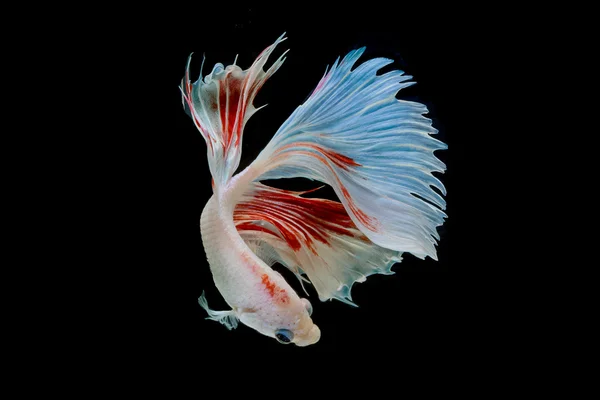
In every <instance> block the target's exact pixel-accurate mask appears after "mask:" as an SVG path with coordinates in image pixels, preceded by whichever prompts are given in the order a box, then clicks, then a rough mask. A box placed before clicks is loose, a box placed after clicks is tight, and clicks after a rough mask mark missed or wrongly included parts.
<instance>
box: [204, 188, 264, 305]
mask: <svg viewBox="0 0 600 400" xmlns="http://www.w3.org/2000/svg"><path fill="white" fill-rule="evenodd" d="M225 214H226V211H225V210H224V207H219V206H218V202H217V200H216V198H215V196H213V197H211V198H210V200H209V201H208V203H207V204H206V206H205V207H204V210H203V211H202V216H201V217H200V231H201V234H202V244H203V245H204V251H205V252H206V258H207V259H208V263H209V265H210V270H211V272H212V275H213V279H214V281H215V285H216V286H217V288H218V289H219V292H221V294H222V296H223V298H224V299H225V301H226V302H227V304H229V305H230V306H231V307H232V308H234V309H235V308H253V307H255V306H256V300H262V299H255V298H253V297H256V293H257V290H256V288H257V287H261V286H262V282H261V280H260V275H261V273H260V272H259V273H257V272H256V270H253V269H252V264H254V265H255V266H256V267H258V268H259V269H258V271H265V272H266V271H267V270H270V268H268V267H267V266H266V265H265V264H264V262H263V261H262V260H260V259H259V258H258V257H256V255H255V254H254V253H252V251H250V250H249V249H248V247H247V246H246V244H245V243H244V241H243V240H242V238H241V237H240V236H239V234H238V233H237V230H236V229H235V226H234V224H233V219H232V218H231V217H230V216H229V218H227V217H225V218H223V217H224V216H225ZM262 292H263V291H262V290H260V291H258V294H259V295H260V294H262Z"/></svg>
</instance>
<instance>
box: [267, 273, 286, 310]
mask: <svg viewBox="0 0 600 400" xmlns="http://www.w3.org/2000/svg"><path fill="white" fill-rule="evenodd" d="M261 280H262V284H263V285H265V288H266V289H267V292H268V293H269V295H270V296H271V297H272V298H273V299H275V300H276V301H279V302H281V303H287V302H288V301H289V299H290V298H289V296H288V294H287V293H286V291H285V290H284V289H282V288H280V287H279V286H277V285H276V284H275V282H272V281H271V280H270V279H269V275H267V274H262V276H261Z"/></svg>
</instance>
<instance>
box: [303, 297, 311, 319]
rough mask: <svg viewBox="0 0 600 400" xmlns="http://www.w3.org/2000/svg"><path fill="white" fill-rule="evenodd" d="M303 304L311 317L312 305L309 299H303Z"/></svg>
mask: <svg viewBox="0 0 600 400" xmlns="http://www.w3.org/2000/svg"><path fill="white" fill-rule="evenodd" d="M302 303H304V307H305V308H306V311H308V315H309V316H311V315H312V304H310V301H308V299H302Z"/></svg>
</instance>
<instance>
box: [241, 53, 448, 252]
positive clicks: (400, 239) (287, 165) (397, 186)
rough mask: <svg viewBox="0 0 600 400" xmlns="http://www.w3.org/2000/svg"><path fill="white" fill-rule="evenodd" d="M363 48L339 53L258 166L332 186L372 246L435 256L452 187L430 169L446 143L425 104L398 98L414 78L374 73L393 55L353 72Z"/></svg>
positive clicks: (268, 174) (438, 166)
mask: <svg viewBox="0 0 600 400" xmlns="http://www.w3.org/2000/svg"><path fill="white" fill-rule="evenodd" d="M363 52H364V48H362V49H359V50H355V51H352V52H350V53H349V54H348V55H347V56H346V57H345V58H344V59H342V60H341V61H339V58H338V60H337V61H336V62H335V64H334V65H333V67H332V68H331V70H329V72H326V74H325V75H324V76H323V78H322V79H321V81H320V82H319V84H318V85H317V87H316V88H315V90H314V91H313V93H312V94H311V96H310V97H309V98H308V99H307V100H306V102H305V103H304V104H302V105H301V106H299V107H298V108H297V109H296V110H295V111H294V112H293V113H292V115H291V116H290V117H289V118H288V119H287V121H286V122H284V124H283V125H282V126H281V128H279V130H278V131H277V133H276V134H275V136H274V137H273V139H272V140H271V142H270V143H269V144H268V145H267V147H266V148H265V149H264V150H263V151H262V152H261V154H260V155H259V157H258V158H257V159H256V160H255V161H254V163H253V164H252V166H253V167H254V168H256V169H257V170H260V171H262V175H260V177H259V178H258V179H259V180H263V179H278V178H290V177H304V178H309V179H313V180H318V181H321V182H325V183H327V184H329V185H331V186H332V187H333V189H334V190H335V192H336V193H337V195H338V197H339V198H340V200H341V201H342V204H343V206H344V207H345V209H346V211H347V212H348V215H349V216H350V218H351V219H352V221H353V223H354V224H355V226H356V227H357V228H358V229H360V231H362V233H364V235H366V237H367V238H368V239H369V240H370V241H372V242H373V243H374V244H376V245H378V246H380V247H383V248H385V249H390V250H395V251H398V252H410V253H412V254H414V255H415V256H417V257H420V258H425V257H426V256H430V257H432V258H434V259H437V256H436V249H435V244H436V243H437V242H436V239H439V236H438V234H437V232H436V227H437V226H439V225H441V224H443V221H444V218H445V217H446V214H445V213H444V212H443V210H444V209H445V201H444V199H443V197H442V195H440V193H441V194H443V195H445V194H446V192H445V188H444V185H443V184H442V183H441V182H440V181H439V180H438V179H437V178H436V177H435V176H433V174H432V172H434V171H437V172H444V170H445V165H444V164H443V163H442V162H441V161H440V160H439V159H438V158H437V157H436V156H435V155H434V154H433V152H434V151H435V150H438V149H445V148H446V147H447V146H446V145H445V144H444V143H442V142H441V141H439V140H436V139H434V138H433V137H431V136H430V134H435V133H436V132H437V130H436V129H435V128H433V127H432V126H431V121H430V120H429V119H428V118H426V117H424V116H423V114H425V113H427V108H426V107H425V106H424V105H422V104H419V103H415V102H410V101H402V100H397V99H396V98H395V95H396V93H397V92H398V91H399V90H400V89H402V88H405V87H407V86H410V85H412V84H413V83H414V82H408V80H409V79H410V78H412V77H411V76H408V75H403V72H402V71H391V72H387V73H385V74H382V75H380V76H378V75H377V74H376V73H377V71H378V70H379V69H381V68H382V67H384V66H385V65H388V64H390V63H391V62H392V60H388V59H384V58H376V59H371V60H368V61H366V62H364V63H362V64H361V65H359V66H358V67H356V68H354V70H352V67H353V66H354V64H355V63H356V61H357V60H358V59H359V58H360V56H361V55H362V54H363ZM433 188H436V189H437V190H439V191H440V193H438V192H436V191H435V190H434V189H433Z"/></svg>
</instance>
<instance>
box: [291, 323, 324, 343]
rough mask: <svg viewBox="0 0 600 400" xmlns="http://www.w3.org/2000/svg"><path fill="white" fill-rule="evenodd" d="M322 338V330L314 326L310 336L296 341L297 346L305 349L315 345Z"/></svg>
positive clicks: (309, 333)
mask: <svg viewBox="0 0 600 400" xmlns="http://www.w3.org/2000/svg"><path fill="white" fill-rule="evenodd" d="M320 338H321V330H320V329H319V327H318V326H316V325H313V326H312V328H311V329H310V331H309V332H308V334H307V335H306V336H304V337H299V338H297V339H296V340H294V343H295V344H296V346H300V347H304V346H308V345H311V344H315V343H317V342H318V341H319V339H320Z"/></svg>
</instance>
